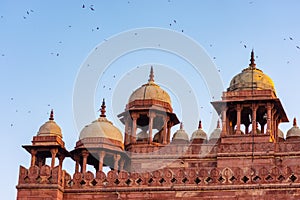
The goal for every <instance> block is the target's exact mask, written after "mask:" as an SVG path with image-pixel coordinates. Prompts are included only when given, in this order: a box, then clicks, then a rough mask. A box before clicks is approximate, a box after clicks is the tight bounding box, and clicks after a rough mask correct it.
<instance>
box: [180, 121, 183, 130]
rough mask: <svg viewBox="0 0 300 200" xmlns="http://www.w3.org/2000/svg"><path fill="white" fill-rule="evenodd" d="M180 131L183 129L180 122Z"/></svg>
mask: <svg viewBox="0 0 300 200" xmlns="http://www.w3.org/2000/svg"><path fill="white" fill-rule="evenodd" d="M182 129H183V123H182V122H180V130H182Z"/></svg>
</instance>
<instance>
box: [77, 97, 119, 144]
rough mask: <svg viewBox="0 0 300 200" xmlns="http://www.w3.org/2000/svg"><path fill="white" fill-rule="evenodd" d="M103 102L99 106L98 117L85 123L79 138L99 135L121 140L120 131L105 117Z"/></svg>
mask: <svg viewBox="0 0 300 200" xmlns="http://www.w3.org/2000/svg"><path fill="white" fill-rule="evenodd" d="M105 107H106V106H105V102H104V100H103V102H102V106H101V115H100V117H99V118H98V119H97V120H95V121H93V122H92V123H91V124H89V125H86V126H85V127H84V128H83V129H82V130H81V132H80V135H79V139H80V140H81V139H84V138H91V137H99V138H101V137H102V138H106V139H111V140H116V141H120V142H123V136H122V133H121V131H120V130H119V129H118V128H117V127H115V126H114V125H113V123H112V122H110V121H108V120H107V119H106V115H105Z"/></svg>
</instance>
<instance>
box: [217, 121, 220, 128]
mask: <svg viewBox="0 0 300 200" xmlns="http://www.w3.org/2000/svg"><path fill="white" fill-rule="evenodd" d="M217 128H220V120H218V122H217Z"/></svg>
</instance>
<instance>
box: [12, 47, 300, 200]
mask: <svg viewBox="0 0 300 200" xmlns="http://www.w3.org/2000/svg"><path fill="white" fill-rule="evenodd" d="M250 61H251V62H250V64H249V66H248V67H247V68H245V69H243V70H242V72H241V73H239V74H238V75H236V76H235V77H234V78H233V79H232V81H231V82H230V86H229V87H228V89H227V91H225V92H223V94H222V100H220V101H214V102H212V105H213V107H214V108H215V110H216V111H217V113H218V114H219V115H220V116H221V124H220V123H218V125H217V127H216V129H215V130H214V131H213V132H212V133H210V134H209V137H208V135H207V134H206V133H205V132H204V131H203V130H202V125H201V122H199V127H198V129H197V130H195V132H193V134H192V136H191V138H189V136H188V134H187V133H186V132H185V130H184V128H183V126H182V124H181V127H180V129H179V130H177V131H176V132H175V133H174V134H173V137H172V138H171V128H172V126H174V125H176V124H178V123H180V122H179V120H178V118H177V116H176V114H175V113H174V112H173V109H172V105H171V100H170V96H169V95H168V94H167V92H165V91H164V90H162V89H161V88H160V87H159V86H158V85H157V84H156V83H155V82H154V76H153V70H152V69H151V73H150V78H149V80H148V82H147V83H146V84H144V85H142V86H141V87H139V88H138V89H137V90H135V91H134V92H133V93H132V94H131V96H130V98H129V101H128V104H127V105H126V107H125V111H124V112H123V113H121V114H119V115H118V117H119V119H120V120H121V121H122V123H124V125H125V130H123V131H124V136H123V135H122V133H121V131H120V130H119V129H118V128H116V127H115V126H114V125H113V124H112V123H111V122H110V121H109V120H108V119H107V118H106V115H105V102H104V101H103V103H102V107H101V115H100V117H99V118H98V119H96V120H95V121H93V122H92V123H91V124H89V125H87V126H85V127H84V128H83V129H82V131H81V132H80V137H79V140H78V141H77V142H76V146H75V148H74V149H73V150H72V151H68V150H66V149H65V146H64V141H63V140H62V133H61V129H60V127H59V126H58V125H57V124H56V123H55V121H54V118H53V112H51V116H50V118H49V121H47V122H46V123H45V124H44V125H42V126H41V127H40V129H39V131H38V133H37V135H36V136H34V137H33V140H32V144H31V145H25V146H23V147H24V148H25V149H26V150H27V151H28V152H29V153H30V154H31V165H30V167H29V168H25V167H23V166H20V172H19V182H18V185H17V190H18V194H17V199H19V200H29V199H58V200H78V199H228V200H229V199H230V200H231V199H300V187H299V186H300V163H299V161H300V130H299V128H298V126H297V124H296V120H295V119H294V123H293V127H292V128H291V129H290V130H289V131H288V132H287V134H286V138H284V134H283V133H282V131H281V130H280V129H278V125H279V124H280V123H284V122H288V118H287V116H286V113H285V111H284V108H283V106H282V104H281V102H280V100H279V98H278V97H277V96H276V91H275V88H274V84H273V81H272V80H271V79H270V78H269V77H268V76H267V75H266V74H264V73H263V72H262V71H261V70H260V69H258V68H256V65H255V63H254V55H253V52H252V54H251V60H250ZM67 157H70V158H71V159H72V160H74V165H75V172H66V171H65V170H63V169H62V164H63V161H64V159H65V158H67ZM46 159H51V165H50V166H48V165H46ZM55 160H58V161H59V162H58V163H57V162H55ZM87 166H92V167H94V169H95V172H90V171H88V170H87ZM105 166H108V167H110V169H111V171H109V172H108V173H104V172H103V167H105Z"/></svg>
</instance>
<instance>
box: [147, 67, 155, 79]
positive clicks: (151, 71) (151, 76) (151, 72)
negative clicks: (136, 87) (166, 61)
mask: <svg viewBox="0 0 300 200" xmlns="http://www.w3.org/2000/svg"><path fill="white" fill-rule="evenodd" d="M148 81H149V82H154V72H153V66H151V69H150V75H149V80H148Z"/></svg>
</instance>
